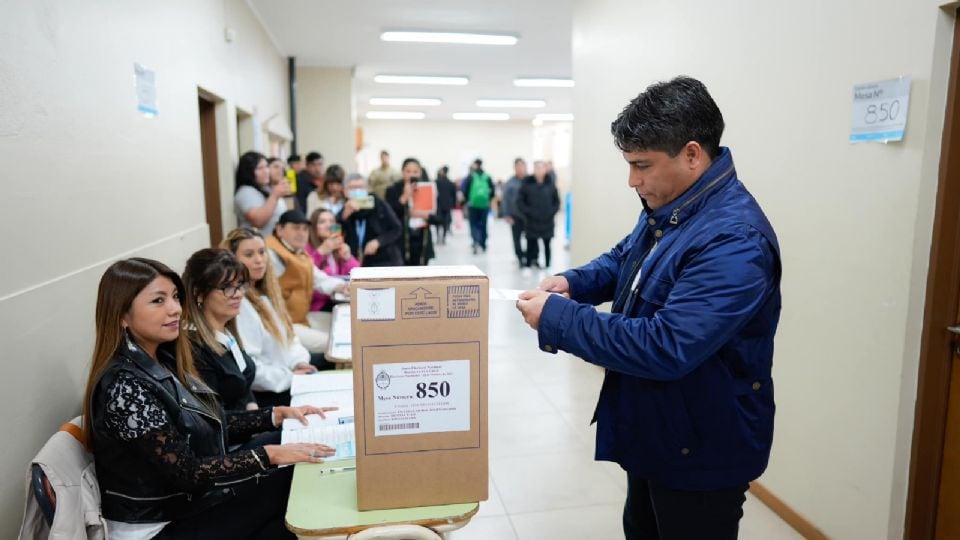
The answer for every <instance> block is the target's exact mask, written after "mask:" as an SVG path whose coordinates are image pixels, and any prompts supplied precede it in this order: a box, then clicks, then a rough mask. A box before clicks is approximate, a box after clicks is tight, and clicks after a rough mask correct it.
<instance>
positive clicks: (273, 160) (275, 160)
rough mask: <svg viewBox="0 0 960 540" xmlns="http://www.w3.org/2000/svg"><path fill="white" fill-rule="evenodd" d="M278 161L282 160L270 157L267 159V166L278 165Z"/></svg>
mask: <svg viewBox="0 0 960 540" xmlns="http://www.w3.org/2000/svg"><path fill="white" fill-rule="evenodd" d="M277 161H280V158H278V157H268V158H267V165H273V164H274V163H276V162H277Z"/></svg>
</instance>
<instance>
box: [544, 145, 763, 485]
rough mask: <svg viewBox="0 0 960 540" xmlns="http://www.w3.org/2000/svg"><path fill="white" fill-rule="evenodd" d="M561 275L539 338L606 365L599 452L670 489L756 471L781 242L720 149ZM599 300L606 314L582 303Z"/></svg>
mask: <svg viewBox="0 0 960 540" xmlns="http://www.w3.org/2000/svg"><path fill="white" fill-rule="evenodd" d="M648 253H649V256H647V257H646V258H644V255H647V254H648ZM641 263H642V264H641ZM638 267H639V268H638ZM637 270H639V271H640V279H639V282H638V285H637V287H636V288H635V289H634V288H632V287H631V286H632V284H633V283H634V278H635V276H636V273H635V271H637ZM563 276H565V277H566V278H567V281H568V282H569V284H570V299H566V298H564V297H562V296H560V295H551V296H550V297H549V298H548V300H547V302H546V304H545V305H544V309H543V312H542V314H541V317H540V325H539V329H538V334H539V340H540V348H541V349H542V350H544V351H546V352H556V351H557V350H564V351H567V352H570V353H572V354H575V355H577V356H579V357H581V358H583V359H584V360H586V361H588V362H590V363H593V364H596V365H598V366H603V367H604V368H606V377H605V378H604V382H603V388H602V390H601V391H600V399H599V402H598V403H597V409H596V412H595V413H594V420H595V421H596V422H597V449H596V459H599V460H607V461H614V462H617V463H619V464H620V465H621V466H622V467H623V468H624V469H626V470H627V471H629V472H630V473H632V474H636V475H639V476H640V477H642V478H646V479H649V480H654V481H657V482H660V483H662V484H664V485H665V486H667V487H670V488H674V489H686V490H714V489H723V488H729V487H734V486H738V485H743V484H746V483H747V482H749V481H751V480H753V479H755V478H757V477H758V476H760V474H761V473H762V472H763V470H764V469H765V468H766V466H767V460H768V458H769V456H770V445H771V443H772V441H773V413H774V402H773V381H772V379H771V376H770V371H771V367H772V360H773V336H774V333H775V332H776V329H777V322H778V321H779V318H780V249H779V246H778V244H777V237H776V235H775V234H774V232H773V228H772V227H771V226H770V223H769V222H768V221H767V218H766V216H764V214H763V211H762V210H761V209H760V206H759V205H758V204H757V202H756V200H754V198H753V196H751V195H750V193H749V192H748V191H747V190H746V188H745V187H744V186H743V184H742V183H740V181H739V180H738V179H737V173H736V169H735V168H734V166H733V158H732V157H731V155H730V151H729V150H728V149H726V148H723V149H722V152H721V154H720V155H719V156H718V157H717V159H716V160H714V162H713V163H712V164H711V166H710V168H709V169H708V170H707V171H706V172H705V173H704V174H703V176H702V177H701V178H700V179H698V180H697V182H696V183H695V184H694V185H693V186H692V187H691V188H690V189H688V190H687V191H686V193H684V194H683V195H682V196H680V197H679V198H678V199H677V200H675V201H673V202H672V203H670V204H668V205H666V206H665V207H663V208H660V209H657V210H656V211H652V212H651V211H646V212H643V213H642V214H641V215H640V220H639V222H638V223H637V226H636V227H635V228H634V230H633V232H631V233H630V234H629V235H627V237H626V238H624V239H623V240H621V241H620V243H618V244H617V245H616V246H615V247H614V248H613V249H612V250H610V251H609V252H607V253H605V254H603V255H601V256H600V257H597V258H596V259H594V260H593V261H591V262H589V263H588V264H586V265H585V266H582V267H580V268H576V269H573V270H570V271H567V272H565V273H564V274H563ZM608 301H613V302H614V304H613V312H612V313H603V312H600V311H597V310H596V309H595V308H594V307H593V306H595V305H597V304H600V303H603V302H608Z"/></svg>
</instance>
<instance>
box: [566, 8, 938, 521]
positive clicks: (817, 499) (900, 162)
mask: <svg viewBox="0 0 960 540" xmlns="http://www.w3.org/2000/svg"><path fill="white" fill-rule="evenodd" d="M941 3H942V2H937V1H935V0H925V1H919V2H896V1H893V0H888V1H884V2H875V1H867V0H854V1H850V2H824V1H817V2H813V3H806V4H803V5H802V6H798V5H796V4H791V3H787V2H782V1H776V2H770V1H768V0H748V1H746V2H741V3H740V4H738V5H737V7H736V8H735V9H733V8H731V7H730V6H729V5H728V4H725V3H722V2H720V3H718V2H709V1H706V0H682V1H666V0H654V1H650V2H614V1H595V0H590V1H581V2H578V4H577V7H576V13H575V16H574V18H573V21H574V39H573V54H574V58H573V65H574V76H575V78H576V81H577V86H576V89H575V108H574V109H575V110H574V112H575V115H576V118H577V131H576V133H575V134H574V143H573V147H574V153H573V163H574V191H575V200H574V215H573V230H574V233H573V240H572V258H573V262H574V263H582V262H584V261H586V260H588V259H589V258H592V257H593V256H595V255H596V254H598V253H599V252H600V251H601V250H602V249H604V248H606V247H608V246H609V245H611V244H612V243H613V242H615V241H616V240H618V239H620V238H621V237H622V236H623V235H624V234H625V233H626V232H628V231H629V230H630V228H631V227H632V226H633V224H634V223H635V221H636V216H637V213H638V212H639V210H640V206H639V202H638V200H637V199H636V198H635V197H633V196H631V194H630V192H629V191H628V188H627V187H626V176H627V168H626V166H625V164H624V163H623V161H622V158H621V157H620V156H619V155H618V152H617V151H616V150H615V148H614V146H613V144H612V142H611V138H610V135H609V125H610V121H611V120H613V118H615V116H616V115H617V113H618V112H619V111H620V110H621V109H622V107H623V106H624V105H625V104H626V103H627V102H628V101H629V100H630V99H631V98H633V97H634V96H635V95H636V94H637V93H639V92H640V91H641V90H643V88H644V87H646V86H647V85H648V84H650V83H651V82H653V81H655V80H663V79H668V78H671V77H673V76H675V75H678V74H688V75H692V76H695V77H697V78H700V79H701V80H703V81H704V82H705V83H706V84H707V86H708V87H709V88H710V90H711V92H712V94H713V96H714V98H715V99H716V101H717V103H718V104H719V105H720V108H721V109H722V111H723V113H724V117H725V119H726V122H727V126H728V127H727V132H726V134H725V136H724V140H723V142H724V144H725V145H728V146H730V147H731V149H732V150H733V155H734V158H735V160H736V162H737V165H738V170H739V173H740V176H741V178H742V179H743V181H744V182H745V183H746V185H747V186H748V187H749V188H750V189H751V190H752V191H753V193H754V194H755V195H756V196H757V198H758V199H759V200H760V202H761V204H762V205H763V207H764V209H765V211H766V212H767V215H768V216H769V217H770V219H771V221H772V222H773V224H774V227H775V228H776V230H777V233H778V234H779V237H780V242H781V246H782V249H783V263H784V278H783V296H784V308H783V316H782V323H781V326H780V331H779V333H778V336H777V353H776V358H775V361H774V364H775V365H774V376H775V381H776V384H777V405H778V409H777V423H776V439H775V442H774V450H773V455H772V459H771V464H770V468H769V469H768V471H767V473H766V474H765V475H764V477H763V478H762V481H763V482H764V483H765V484H766V485H767V486H768V487H769V488H770V489H772V490H773V491H774V492H775V493H776V494H777V495H779V496H780V497H782V498H783V499H784V500H786V502H787V503H788V504H790V505H791V506H793V507H794V508H795V509H796V510H798V511H799V512H801V513H802V514H804V515H805V516H807V517H808V518H809V519H811V520H812V521H813V522H814V523H815V524H816V525H818V526H820V527H821V528H822V529H823V530H824V531H825V532H826V533H827V534H829V535H831V536H833V537H835V538H844V539H858V538H863V539H876V538H899V537H901V534H902V532H901V531H902V527H903V512H904V506H905V500H906V478H907V469H908V466H909V445H910V439H911V436H912V414H913V402H914V399H915V394H916V390H915V387H916V372H917V353H918V348H919V347H918V339H919V338H918V335H919V334H918V332H919V326H920V324H921V318H922V307H923V295H924V283H925V278H926V271H927V257H928V253H929V241H930V240H929V239H930V231H931V223H932V215H931V213H932V209H933V199H934V194H935V185H936V180H937V165H936V163H937V159H938V155H939V142H940V132H941V129H942V122H943V114H944V100H945V97H944V95H945V94H944V89H945V88H946V77H947V75H946V73H947V66H948V64H947V57H948V54H947V53H948V52H949V47H950V37H951V36H950V32H951V29H952V17H951V16H949V15H947V14H946V12H945V11H942V10H941V9H940V8H939V5H940V4H941ZM902 74H903V75H912V77H913V90H912V93H911V103H910V118H909V123H908V125H907V135H906V139H905V141H903V142H902V143H894V144H888V145H883V144H863V145H851V144H848V143H847V136H848V133H849V128H850V121H851V119H850V108H851V87H852V85H853V84H855V83H858V82H867V81H872V80H878V79H885V78H892V77H896V76H898V75H902ZM617 194H620V195H622V196H617ZM611 195H613V196H611ZM597 215H603V216H606V218H605V219H604V220H599V221H598V220H596V219H593V217H594V216H597ZM588 224H589V225H588Z"/></svg>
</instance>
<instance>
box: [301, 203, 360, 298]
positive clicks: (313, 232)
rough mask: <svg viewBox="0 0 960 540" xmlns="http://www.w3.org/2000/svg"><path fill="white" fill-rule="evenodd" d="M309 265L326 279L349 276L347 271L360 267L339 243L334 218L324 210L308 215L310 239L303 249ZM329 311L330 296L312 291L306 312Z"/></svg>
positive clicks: (339, 232) (340, 234)
mask: <svg viewBox="0 0 960 540" xmlns="http://www.w3.org/2000/svg"><path fill="white" fill-rule="evenodd" d="M304 250H305V251H306V252H307V255H309V256H310V258H311V259H313V264H314V266H316V267H317V268H319V269H320V271H321V272H323V273H325V274H327V275H328V276H349V275H350V270H353V269H354V268H356V267H358V266H360V261H358V260H357V258H356V257H354V256H353V253H351V252H350V245H349V244H347V243H346V242H344V241H343V229H342V228H341V225H340V224H339V223H337V217H336V216H335V215H334V213H333V212H332V211H330V210H327V209H326V208H318V209H316V210H314V211H313V213H312V214H310V239H309V240H308V241H307V245H306V246H304ZM332 307H333V305H332V303H331V302H330V295H329V294H325V293H323V292H322V291H317V290H315V291H313V299H312V301H311V303H310V311H330V309H331V308H332Z"/></svg>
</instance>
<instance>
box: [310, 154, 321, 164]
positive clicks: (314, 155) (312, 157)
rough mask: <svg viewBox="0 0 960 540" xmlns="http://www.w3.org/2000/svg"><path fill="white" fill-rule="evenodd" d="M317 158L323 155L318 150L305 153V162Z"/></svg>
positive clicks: (311, 161)
mask: <svg viewBox="0 0 960 540" xmlns="http://www.w3.org/2000/svg"><path fill="white" fill-rule="evenodd" d="M318 159H323V156H322V155H321V154H320V152H310V153H309V154H307V163H313V162H314V161H316V160H318Z"/></svg>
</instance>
